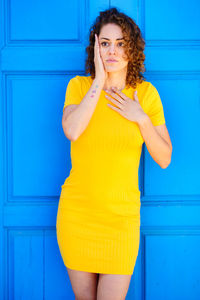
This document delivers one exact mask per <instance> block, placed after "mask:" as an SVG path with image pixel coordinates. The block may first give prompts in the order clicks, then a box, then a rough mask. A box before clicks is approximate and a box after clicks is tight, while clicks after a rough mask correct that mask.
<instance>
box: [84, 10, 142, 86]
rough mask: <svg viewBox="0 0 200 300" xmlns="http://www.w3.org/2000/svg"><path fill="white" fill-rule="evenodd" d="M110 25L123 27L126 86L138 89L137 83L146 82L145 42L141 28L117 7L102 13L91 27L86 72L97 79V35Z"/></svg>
mask: <svg viewBox="0 0 200 300" xmlns="http://www.w3.org/2000/svg"><path fill="white" fill-rule="evenodd" d="M108 23H114V24H116V25H118V26H120V27H121V30H122V33H123V37H124V42H125V48H124V50H125V54H126V55H127V58H128V66H127V75H126V85H128V86H131V87H133V88H136V83H137V82H138V83H142V81H144V80H145V78H144V76H143V74H142V73H143V72H145V67H144V60H145V54H144V47H145V41H144V39H143V37H142V33H141V31H140V28H139V27H138V26H137V24H136V23H135V22H134V20H133V19H131V18H130V17H128V16H127V15H125V14H124V13H122V12H119V10H118V9H117V8H116V7H113V8H111V9H107V10H105V11H101V12H100V15H99V16H98V17H97V18H96V20H95V22H94V23H93V24H92V26H91V27H90V34H89V46H88V47H87V48H86V52H87V55H88V57H87V59H86V62H85V72H86V74H88V73H90V75H91V78H92V79H94V78H95V65H94V43H95V33H96V34H97V35H98V36H99V34H100V31H101V28H102V27H103V26H104V25H105V24H108Z"/></svg>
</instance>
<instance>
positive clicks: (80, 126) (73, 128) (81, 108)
mask: <svg viewBox="0 0 200 300" xmlns="http://www.w3.org/2000/svg"><path fill="white" fill-rule="evenodd" d="M103 85H104V82H103V81H102V80H101V79H97V78H95V79H94V80H93V83H92V85H91V87H90V89H89V90H88V92H87V94H86V95H85V96H84V97H83V99H82V100H81V102H80V104H79V105H77V107H76V108H75V109H74V110H73V111H72V112H71V113H70V114H69V115H68V117H67V118H66V120H64V122H63V129H64V131H68V132H70V134H69V136H71V137H72V140H73V141H74V140H76V139H77V138H78V137H79V136H80V135H81V134H82V132H83V131H84V130H85V129H86V127H87V125H88V124H89V121H90V119H91V117H92V115H93V112H94V110H95V108H96V105H97V102H98V100H99V96H100V94H101V91H102V88H103ZM91 96H92V97H91Z"/></svg>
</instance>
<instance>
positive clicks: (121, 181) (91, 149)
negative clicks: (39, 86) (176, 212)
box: [56, 76, 165, 274]
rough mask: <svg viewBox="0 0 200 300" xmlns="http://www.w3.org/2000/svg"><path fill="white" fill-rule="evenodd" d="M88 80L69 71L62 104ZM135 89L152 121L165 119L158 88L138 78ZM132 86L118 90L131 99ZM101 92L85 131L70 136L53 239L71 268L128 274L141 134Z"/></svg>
mask: <svg viewBox="0 0 200 300" xmlns="http://www.w3.org/2000/svg"><path fill="white" fill-rule="evenodd" d="M92 81H93V80H92V78H91V76H75V77H73V78H72V79H71V80H70V81H69V83H68V86H67V90H66V94H65V103H64V107H63V110H64V108H65V107H66V106H67V105H70V104H79V103H80V102H81V100H82V99H83V97H84V96H85V94H86V93H87V92H88V90H89V89H90V87H91V84H92ZM136 90H137V92H138V98H139V101H140V105H141V106H142V108H143V110H144V112H145V113H147V114H148V116H149V117H150V119H151V121H152V123H153V125H154V126H157V125H161V124H164V123H165V117H164V111H163V105H162V102H161V99H160V96H159V94H158V91H157V89H156V88H155V87H154V86H153V85H152V84H151V83H150V82H147V81H143V82H142V83H140V84H137V87H136ZM134 91H135V89H133V88H132V87H129V88H128V87H126V88H125V89H123V90H122V92H123V93H124V94H126V95H127V96H128V97H130V98H131V99H133V98H134V96H133V94H134ZM105 94H106V92H105V91H104V90H102V91H101V95H100V97H99V100H98V103H97V105H96V108H95V111H94V113H93V115H92V118H91V120H90V122H89V124H88V126H87V128H86V129H85V131H84V132H83V133H82V134H81V135H80V136H79V138H78V139H77V140H76V141H73V142H71V164H72V168H71V170H70V174H69V176H68V177H67V178H66V179H65V182H64V184H63V185H62V189H61V194H60V200H59V205H58V212H57V221H56V232H57V241H58V245H59V249H60V253H61V256H62V259H63V262H64V264H65V266H66V267H68V268H70V269H73V270H78V271H85V272H93V273H104V274H133V271H134V266H135V263H136V259H137V255H138V250H139V243H140V190H139V187H138V168H139V162H140V156H141V150H142V144H143V142H144V139H143V137H142V135H141V133H140V129H139V127H138V125H137V124H136V123H135V122H131V121H129V120H127V119H126V118H124V117H123V116H122V115H120V114H119V113H118V112H117V111H115V110H113V109H112V108H110V107H109V106H108V105H107V103H110V104H111V105H113V106H115V104H113V103H112V102H111V101H110V100H108V99H107V98H106V97H105ZM91 101H92V100H91ZM133 101H134V100H133ZM77 121H78V120H77Z"/></svg>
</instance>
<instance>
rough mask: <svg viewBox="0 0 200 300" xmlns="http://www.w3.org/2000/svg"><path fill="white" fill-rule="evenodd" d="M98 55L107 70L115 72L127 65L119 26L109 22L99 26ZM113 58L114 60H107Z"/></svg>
mask: <svg viewBox="0 0 200 300" xmlns="http://www.w3.org/2000/svg"><path fill="white" fill-rule="evenodd" d="M99 44H100V55H101V58H102V60H103V64H104V67H105V70H106V71H107V72H116V71H119V70H121V69H124V68H126V67H127V65H128V59H127V57H126V55H125V52H124V50H125V45H124V40H123V34H122V30H121V27H120V26H118V25H116V24H113V23H109V24H106V25H104V26H103V27H102V28H101V31H100V34H99ZM109 60H115V62H112V61H109Z"/></svg>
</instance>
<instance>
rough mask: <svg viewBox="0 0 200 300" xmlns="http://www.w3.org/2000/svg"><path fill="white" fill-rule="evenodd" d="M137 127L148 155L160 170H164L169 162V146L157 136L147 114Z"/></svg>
mask: <svg viewBox="0 0 200 300" xmlns="http://www.w3.org/2000/svg"><path fill="white" fill-rule="evenodd" d="M138 126H139V128H140V132H141V134H142V136H143V139H144V142H145V144H146V147H147V149H148V151H149V153H150V155H151V156H152V158H153V159H154V160H155V161H156V162H157V163H158V164H159V165H160V166H161V168H166V167H167V166H168V165H169V164H170V161H171V153H172V151H171V148H170V145H169V144H168V143H167V142H166V141H165V140H164V139H163V138H162V137H161V136H160V135H159V134H158V132H157V131H156V129H155V127H154V125H153V124H152V122H151V119H150V118H149V116H148V115H147V114H145V115H144V117H143V118H141V120H140V121H139V122H138Z"/></svg>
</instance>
